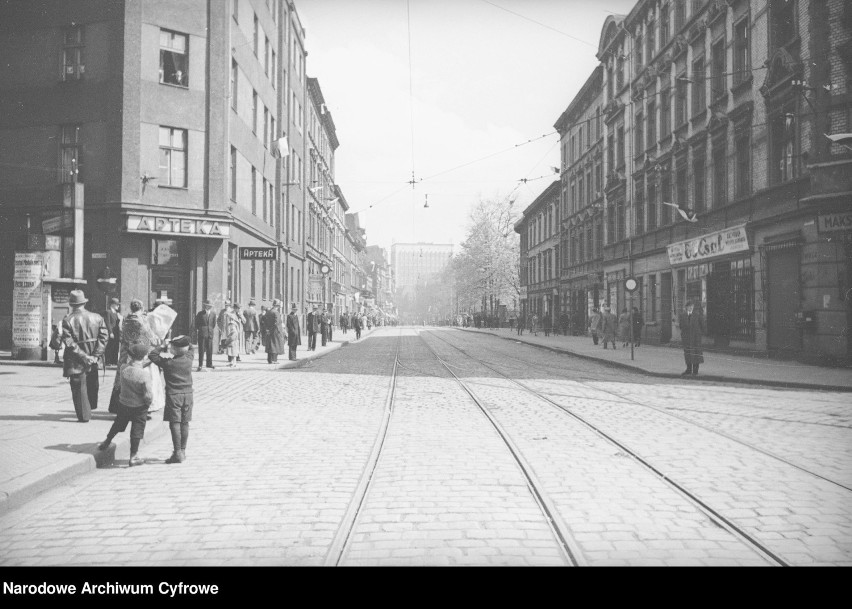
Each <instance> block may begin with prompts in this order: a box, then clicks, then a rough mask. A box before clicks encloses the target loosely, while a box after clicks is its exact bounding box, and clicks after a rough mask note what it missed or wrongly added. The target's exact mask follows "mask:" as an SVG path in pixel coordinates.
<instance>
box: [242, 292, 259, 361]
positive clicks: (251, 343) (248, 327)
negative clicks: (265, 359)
mask: <svg viewBox="0 0 852 609" xmlns="http://www.w3.org/2000/svg"><path fill="white" fill-rule="evenodd" d="M243 318H244V319H245V320H246V322H245V325H244V326H243V331H244V332H245V339H246V354H251V353H255V352H256V351H257V332H258V330H260V324H259V323H258V321H257V309H255V302H254V301H253V300H249V303H248V307H246V310H245V311H243Z"/></svg>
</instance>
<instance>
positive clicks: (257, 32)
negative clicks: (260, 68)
mask: <svg viewBox="0 0 852 609" xmlns="http://www.w3.org/2000/svg"><path fill="white" fill-rule="evenodd" d="M253 42H254V56H255V57H260V55H258V51H259V50H260V49H259V47H258V45H259V44H260V23H258V21H257V15H255V16H254V38H253Z"/></svg>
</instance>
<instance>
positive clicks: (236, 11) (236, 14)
mask: <svg viewBox="0 0 852 609" xmlns="http://www.w3.org/2000/svg"><path fill="white" fill-rule="evenodd" d="M231 16H233V18H234V21H236V22H237V23H239V22H240V0H232V3H231ZM252 273H254V266H252ZM251 286H252V287H251V289H252V293H251V295H252V296H254V275H252V280H251Z"/></svg>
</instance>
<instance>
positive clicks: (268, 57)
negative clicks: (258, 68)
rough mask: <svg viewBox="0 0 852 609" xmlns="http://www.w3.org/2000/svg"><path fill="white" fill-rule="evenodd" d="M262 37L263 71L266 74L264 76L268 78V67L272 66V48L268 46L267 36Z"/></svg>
mask: <svg viewBox="0 0 852 609" xmlns="http://www.w3.org/2000/svg"><path fill="white" fill-rule="evenodd" d="M263 38H264V42H263V72H264V74H266V77H267V78H269V76H270V74H269V68H271V67H272V48H270V46H269V38H267V37H266V36H264V37H263Z"/></svg>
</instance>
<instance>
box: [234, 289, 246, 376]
mask: <svg viewBox="0 0 852 609" xmlns="http://www.w3.org/2000/svg"><path fill="white" fill-rule="evenodd" d="M234 314H235V315H236V316H237V335H238V336H239V337H240V339H239V347H238V349H237V361H238V362H241V361H243V360H242V359H240V356H241V355H243V354H245V353H247V351H246V317H245V315H244V313H243V307H242V305H241V304H240V303H238V302H235V303H234Z"/></svg>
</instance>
